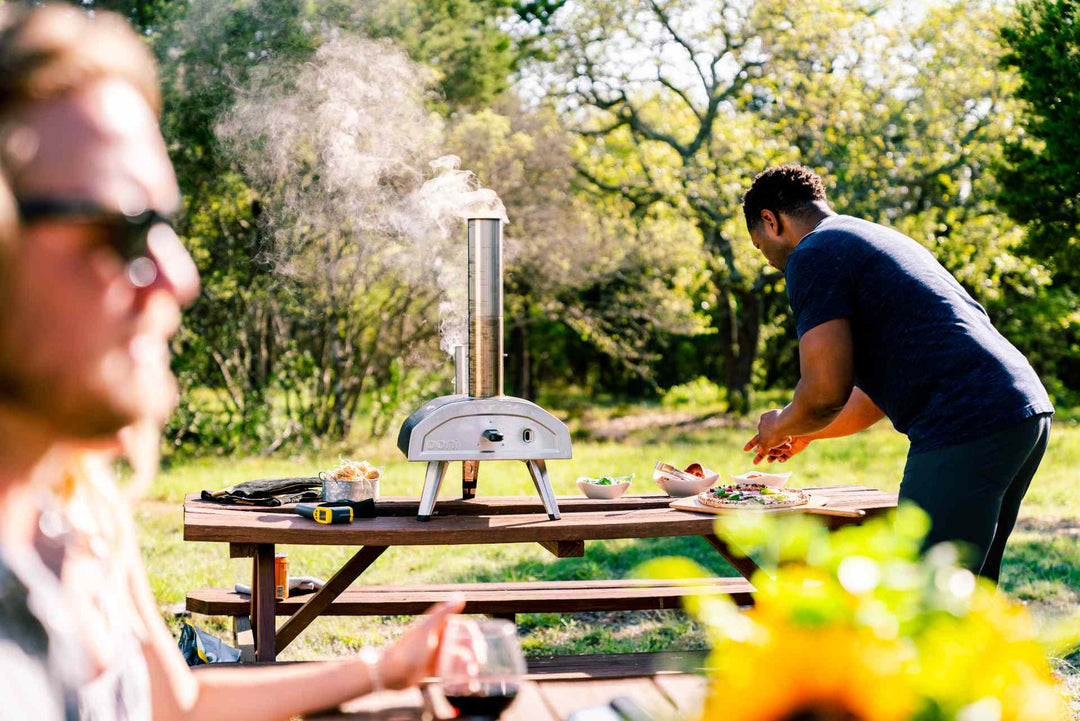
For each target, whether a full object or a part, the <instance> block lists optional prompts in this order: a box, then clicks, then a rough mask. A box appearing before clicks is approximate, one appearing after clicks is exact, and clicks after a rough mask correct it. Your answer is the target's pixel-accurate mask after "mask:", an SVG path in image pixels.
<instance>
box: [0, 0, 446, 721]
mask: <svg viewBox="0 0 1080 721" xmlns="http://www.w3.org/2000/svg"><path fill="white" fill-rule="evenodd" d="M159 105H160V100H159V95H158V86H157V78H156V71H155V68H154V63H153V60H152V58H151V56H150V53H149V51H148V50H147V48H146V46H145V45H144V44H143V42H142V41H141V39H140V38H139V37H138V35H137V34H135V33H134V32H133V31H132V30H131V29H130V28H129V27H128V26H127V25H126V23H125V22H124V21H123V20H122V19H121V18H119V17H118V16H116V15H112V14H110V13H105V12H96V13H94V14H93V15H92V16H91V15H89V14H87V13H86V12H84V11H82V10H78V9H75V8H70V7H64V6H62V5H50V6H47V7H36V6H31V5H22V4H10V3H9V4H7V5H3V6H0V170H2V171H3V175H6V176H7V178H8V180H9V181H10V185H11V187H12V189H13V192H14V196H15V198H14V202H13V203H7V204H4V203H0V216H4V215H5V212H4V211H5V210H6V211H7V213H6V214H7V216H8V220H9V221H10V220H11V218H10V216H11V215H13V214H16V213H17V216H18V217H17V221H18V224H17V227H15V228H12V225H11V223H10V222H7V223H5V219H4V217H0V721H4V720H6V719H30V718H33V719H54V718H65V719H75V718H87V719H121V718H123V719H150V718H154V719H177V720H179V719H187V718H198V719H203V720H207V721H208V720H210V719H232V720H235V721H240V720H242V719H251V720H252V721H254V720H255V719H259V720H263V719H287V718H291V717H294V716H298V715H301V714H303V713H307V712H310V711H314V710H316V709H320V708H325V707H327V706H333V705H335V704H337V703H340V702H341V701H344V700H347V699H349V698H353V697H356V696H359V695H361V694H364V693H367V692H370V691H373V690H377V689H379V688H381V687H383V686H385V687H389V688H402V687H404V686H407V685H410V684H415V683H416V682H418V681H419V680H420V679H421V678H424V677H425V676H427V675H429V674H430V673H431V672H432V670H433V668H432V667H433V664H434V659H435V654H436V653H437V651H438V648H439V643H440V638H441V633H442V629H443V628H444V626H445V623H446V620H447V617H448V616H449V614H451V613H453V612H454V611H456V610H460V608H461V607H462V605H463V601H461V600H455V601H453V602H448V603H444V604H440V606H439V607H438V608H437V609H436V610H435V612H434V613H432V614H431V615H430V616H429V617H428V618H427V619H426V620H425V621H423V622H422V623H419V624H417V625H416V626H414V627H413V628H412V629H411V630H410V631H409V632H407V633H406V634H405V635H404V636H403V637H402V639H401V640H400V641H398V642H397V643H396V644H394V645H393V646H391V647H389V648H388V649H386V650H385V651H384V652H383V653H382V654H381V655H380V654H375V653H372V654H368V655H360V656H354V657H351V658H343V659H340V660H337V661H334V662H328V663H324V664H305V665H295V666H282V667H278V668H259V669H250V670H244V671H238V670H237V669H218V668H215V669H212V670H209V671H207V672H204V673H200V674H198V675H197V676H196V675H194V674H192V673H191V672H190V671H189V669H188V668H187V666H186V665H185V664H184V661H183V659H182V657H181V656H180V654H179V651H178V650H177V648H176V645H175V642H174V641H173V639H172V637H171V635H170V633H169V631H168V629H167V628H166V627H165V625H164V624H163V623H162V621H161V616H160V611H159V610H158V607H157V603H156V602H155V600H154V598H153V596H152V594H151V593H150V588H149V584H148V583H147V581H146V578H145V572H144V570H143V567H142V563H141V559H140V558H139V554H138V546H137V543H136V541H135V530H134V528H132V524H131V514H130V512H129V511H128V510H127V509H128V506H127V503H126V500H125V498H124V497H123V496H122V495H121V494H120V493H118V492H117V488H116V486H115V484H114V483H113V479H112V476H111V473H110V468H109V465H108V464H109V461H111V460H112V458H113V457H114V455H113V452H114V450H115V449H116V448H117V447H118V446H120V445H123V444H124V443H123V442H124V439H125V437H129V436H130V434H128V433H126V432H127V431H129V430H130V429H131V428H132V427H136V426H141V427H149V428H150V429H151V434H150V436H151V438H150V443H151V446H153V445H154V444H155V443H156V432H155V431H156V429H157V428H158V427H160V424H161V423H162V422H163V421H164V420H165V418H166V417H167V416H168V414H169V413H170V412H171V410H172V407H173V404H174V402H175V396H176V388H175V381H174V379H173V377H172V375H171V373H170V371H169V354H168V342H169V338H170V337H171V336H172V334H173V333H174V332H175V331H176V330H177V327H178V325H179V322H180V309H181V308H182V307H183V306H184V305H186V304H188V303H190V302H192V301H193V300H194V299H195V297H196V295H197V294H198V292H199V279H198V274H197V271H196V268H195V265H194V263H193V262H192V259H191V257H190V256H189V255H188V253H187V251H186V250H185V249H184V247H183V245H182V244H181V243H180V241H179V239H178V238H177V236H176V233H175V232H174V231H173V229H172V225H171V218H172V217H173V215H174V214H175V213H176V212H177V210H178V208H179V205H180V194H179V190H178V188H177V182H176V178H175V176H174V174H173V169H172V165H171V164H170V162H169V157H168V154H167V152H166V148H165V143H164V141H163V139H162V137H161V134H160V132H159V131H158V112H159ZM0 185H2V184H0ZM0 200H2V198H0ZM11 205H13V206H14V208H10V207H8V206H11ZM128 446H129V447H128V448H126V449H125V450H127V451H128V453H129V457H130V454H131V451H130V444H128ZM58 609H59V610H58ZM73 649H75V650H73ZM76 650H77V652H76Z"/></svg>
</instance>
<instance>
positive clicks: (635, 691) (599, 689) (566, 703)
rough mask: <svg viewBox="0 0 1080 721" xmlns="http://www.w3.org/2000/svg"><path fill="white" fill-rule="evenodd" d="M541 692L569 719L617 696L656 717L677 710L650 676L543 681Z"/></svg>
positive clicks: (558, 713)
mask: <svg viewBox="0 0 1080 721" xmlns="http://www.w3.org/2000/svg"><path fill="white" fill-rule="evenodd" d="M540 694H541V695H542V696H543V697H544V700H545V701H546V702H547V705H548V707H549V708H550V709H551V710H552V712H553V713H554V714H555V716H557V717H558V718H560V719H566V718H567V717H569V716H570V714H572V713H573V712H574V711H577V710H579V709H583V708H589V707H591V706H605V705H607V704H608V703H610V702H611V700H612V699H614V698H618V697H626V698H630V699H632V700H634V701H636V702H637V703H638V704H639V705H641V706H642V708H644V709H645V710H646V711H648V712H649V713H650V714H651V715H652V716H654V717H656V718H664V717H666V716H670V715H672V714H673V713H674V712H675V710H676V709H675V706H673V705H672V704H671V702H670V701H668V699H667V696H666V695H665V694H664V692H662V691H661V690H660V688H659V687H658V686H657V685H656V684H655V683H653V681H652V679H651V678H648V677H644V678H611V679H605V680H604V681H599V682H598V681H588V680H581V681H558V680H544V681H542V682H540Z"/></svg>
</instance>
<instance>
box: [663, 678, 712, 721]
mask: <svg viewBox="0 0 1080 721" xmlns="http://www.w3.org/2000/svg"><path fill="white" fill-rule="evenodd" d="M653 683H655V684H656V685H657V686H659V687H660V690H661V691H663V692H664V695H665V696H667V699H668V701H670V702H671V703H672V705H674V706H675V708H676V709H678V713H679V716H681V717H682V718H685V719H696V718H701V710H702V707H703V706H704V705H705V691H706V686H707V683H708V682H707V680H706V678H705V676H699V675H697V674H689V673H673V674H667V675H659V676H654V677H653Z"/></svg>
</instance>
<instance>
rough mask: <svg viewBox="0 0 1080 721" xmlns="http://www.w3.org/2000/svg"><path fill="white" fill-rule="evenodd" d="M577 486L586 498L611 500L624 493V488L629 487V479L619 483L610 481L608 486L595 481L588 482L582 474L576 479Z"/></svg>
mask: <svg viewBox="0 0 1080 721" xmlns="http://www.w3.org/2000/svg"><path fill="white" fill-rule="evenodd" d="M577 487H578V488H579V489H581V492H582V493H584V494H585V496H586V497H588V498H596V499H603V500H607V501H611V500H614V499H616V498H618V497H619V496H621V495H622V494H624V493H626V489H627V488H629V487H630V481H620V482H619V483H612V484H611V485H610V486H600V485H597V484H595V483H589V481H588V480H587V479H586V478H585V477H584V476H582V477H581V478H579V479H577Z"/></svg>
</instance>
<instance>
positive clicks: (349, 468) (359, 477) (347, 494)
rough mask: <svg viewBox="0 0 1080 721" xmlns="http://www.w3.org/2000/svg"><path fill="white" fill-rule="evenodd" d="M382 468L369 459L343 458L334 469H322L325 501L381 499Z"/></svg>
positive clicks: (320, 476) (320, 477) (321, 477)
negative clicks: (352, 459) (353, 459)
mask: <svg viewBox="0 0 1080 721" xmlns="http://www.w3.org/2000/svg"><path fill="white" fill-rule="evenodd" d="M381 478H382V469H381V468H378V467H376V466H373V465H371V464H370V463H368V462H367V461H360V462H359V463H357V462H356V461H350V460H342V461H341V465H340V466H338V467H337V468H335V469H334V470H332V471H321V472H320V473H319V480H320V481H322V482H323V500H324V501H364V500H367V499H368V498H372V499H374V500H376V501H377V500H379V480H380V479H381Z"/></svg>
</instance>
